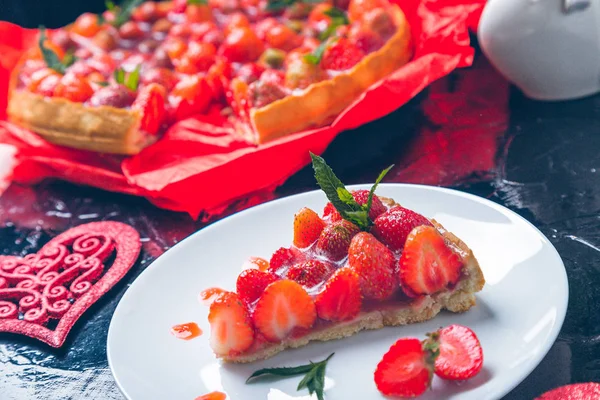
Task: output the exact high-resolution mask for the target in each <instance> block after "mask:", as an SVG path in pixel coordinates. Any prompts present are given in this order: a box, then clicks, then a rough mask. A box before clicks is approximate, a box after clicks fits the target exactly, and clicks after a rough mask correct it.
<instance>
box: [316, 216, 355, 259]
mask: <svg viewBox="0 0 600 400" xmlns="http://www.w3.org/2000/svg"><path fill="white" fill-rule="evenodd" d="M358 232H360V229H359V228H358V226H356V225H354V224H353V223H352V222H350V221H346V220H341V221H337V222H334V223H332V224H331V225H327V226H326V227H325V228H324V229H323V232H321V236H319V240H318V241H317V253H318V254H320V255H322V256H325V257H327V258H329V259H330V260H332V261H339V260H341V259H343V258H344V257H346V256H347V255H348V248H349V247H350V241H351V240H352V238H353V237H354V235H356V234H357V233H358Z"/></svg>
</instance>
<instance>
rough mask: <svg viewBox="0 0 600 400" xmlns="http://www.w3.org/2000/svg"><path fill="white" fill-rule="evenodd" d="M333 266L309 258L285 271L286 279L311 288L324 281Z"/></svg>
mask: <svg viewBox="0 0 600 400" xmlns="http://www.w3.org/2000/svg"><path fill="white" fill-rule="evenodd" d="M332 271H333V267H332V266H331V265H329V264H328V263H324V262H323V261H319V260H309V261H304V262H302V263H298V264H295V265H293V266H292V267H291V268H290V269H289V270H288V272H287V277H288V279H291V280H293V281H295V282H298V283H299V284H301V285H302V286H304V287H307V288H311V287H313V286H316V285H318V284H319V283H321V282H323V281H325V280H326V279H327V278H329V275H331V272H332Z"/></svg>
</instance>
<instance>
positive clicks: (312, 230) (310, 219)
mask: <svg viewBox="0 0 600 400" xmlns="http://www.w3.org/2000/svg"><path fill="white" fill-rule="evenodd" d="M324 227H325V222H323V220H322V219H321V217H319V214H317V213H316V212H314V211H313V210H311V209H310V208H307V207H304V208H302V209H301V210H300V211H298V212H297V213H296V215H294V246H296V247H298V248H305V247H308V246H310V245H311V244H313V243H314V242H316V240H317V239H318V238H319V235H320V234H321V232H322V231H323V228H324Z"/></svg>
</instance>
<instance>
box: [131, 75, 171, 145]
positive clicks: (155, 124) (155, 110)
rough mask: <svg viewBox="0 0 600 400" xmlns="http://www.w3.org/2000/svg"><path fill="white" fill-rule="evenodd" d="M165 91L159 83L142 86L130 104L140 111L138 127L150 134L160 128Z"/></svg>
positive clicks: (162, 118) (163, 113) (163, 112)
mask: <svg viewBox="0 0 600 400" xmlns="http://www.w3.org/2000/svg"><path fill="white" fill-rule="evenodd" d="M166 97H167V91H166V90H165V87H164V86H163V85H161V84H159V83H150V84H149V85H146V86H144V87H143V88H142V89H141V90H140V93H139V94H138V96H137V98H136V99H135V101H134V102H133V105H132V106H131V108H132V109H134V110H139V111H140V112H141V113H142V121H141V123H140V128H141V129H142V130H144V131H145V132H147V133H150V134H152V135H154V134H156V133H157V132H158V130H159V129H160V127H161V125H162V123H163V121H164V118H165V98H166Z"/></svg>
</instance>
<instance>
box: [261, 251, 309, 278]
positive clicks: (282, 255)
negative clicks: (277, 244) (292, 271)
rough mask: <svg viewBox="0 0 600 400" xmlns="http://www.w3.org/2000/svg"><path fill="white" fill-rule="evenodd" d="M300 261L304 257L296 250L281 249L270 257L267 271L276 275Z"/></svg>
mask: <svg viewBox="0 0 600 400" xmlns="http://www.w3.org/2000/svg"><path fill="white" fill-rule="evenodd" d="M302 260H304V257H303V255H302V253H301V252H300V251H299V250H298V249H294V248H286V247H281V248H279V249H278V250H277V251H276V252H275V253H273V255H272V256H271V261H269V271H271V272H274V273H276V272H278V271H280V270H281V269H283V268H286V267H290V266H292V265H294V264H295V263H297V262H300V261H302Z"/></svg>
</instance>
